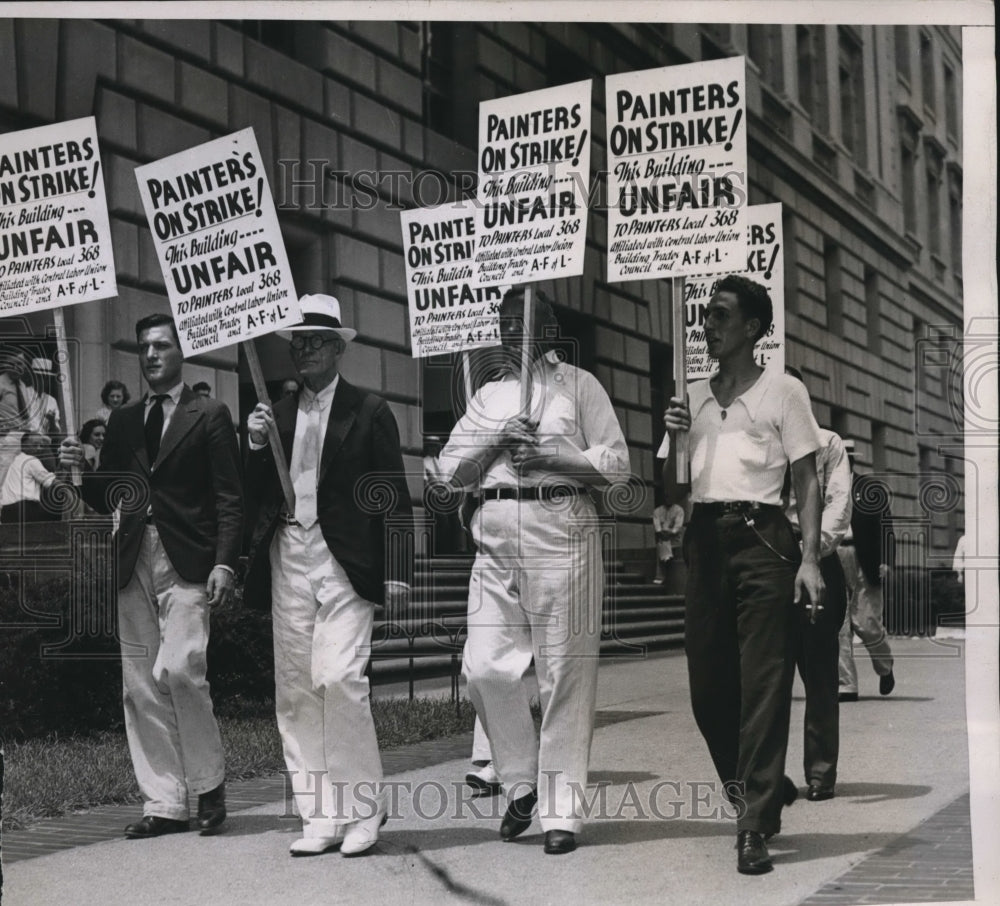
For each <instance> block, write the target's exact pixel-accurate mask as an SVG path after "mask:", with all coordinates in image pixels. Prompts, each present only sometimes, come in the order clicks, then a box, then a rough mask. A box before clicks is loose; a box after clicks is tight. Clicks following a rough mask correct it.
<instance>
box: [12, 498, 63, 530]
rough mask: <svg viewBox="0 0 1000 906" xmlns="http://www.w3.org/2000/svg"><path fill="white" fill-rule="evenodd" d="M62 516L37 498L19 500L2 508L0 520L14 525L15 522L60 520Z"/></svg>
mask: <svg viewBox="0 0 1000 906" xmlns="http://www.w3.org/2000/svg"><path fill="white" fill-rule="evenodd" d="M61 518H62V516H61V515H60V514H59V513H58V512H55V513H53V512H52V511H51V510H49V509H47V508H46V507H45V506H43V505H42V504H41V503H40V502H39V501H37V500H18V501H17V502H16V503H8V504H7V505H6V506H4V507H2V508H0V522H2V523H3V524H4V525H13V524H14V523H15V522H58V521H59V520H60V519H61Z"/></svg>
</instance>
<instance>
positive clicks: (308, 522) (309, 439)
mask: <svg viewBox="0 0 1000 906" xmlns="http://www.w3.org/2000/svg"><path fill="white" fill-rule="evenodd" d="M319 419H320V407H319V403H318V402H317V401H316V400H310V402H309V406H308V408H307V409H306V426H305V431H304V432H303V434H302V458H301V460H300V462H299V474H298V476H297V477H296V478H295V480H294V486H295V521H296V522H297V523H299V525H301V526H302V527H303V528H312V526H314V525H315V524H316V485H317V481H318V477H319V475H318V473H319Z"/></svg>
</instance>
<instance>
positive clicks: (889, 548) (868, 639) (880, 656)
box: [837, 439, 896, 702]
mask: <svg viewBox="0 0 1000 906" xmlns="http://www.w3.org/2000/svg"><path fill="white" fill-rule="evenodd" d="M844 446H845V448H846V449H847V456H848V460H849V462H850V464H851V472H852V484H851V497H852V500H853V503H854V511H853V514H852V516H851V527H850V530H849V531H848V532H847V534H846V535H845V536H844V539H843V541H841V542H840V547H839V548H838V549H837V553H838V554H839V555H840V560H841V563H843V566H844V578H845V580H846V581H847V617H846V618H845V619H844V623H843V626H842V627H841V630H840V700H841V701H842V702H856V701H857V700H858V668H857V665H856V664H855V663H854V635H855V633H857V635H858V637H859V638H860V639H861V641H862V642H864V645H865V648H867V649H868V654H869V655H870V656H871V659H872V669H873V670H874V671H875V672H876V673H877V674H878V677H879V681H878V691H879V694H880V695H889V694H890V693H891V692H892V690H893V689H895V688H896V677H895V675H894V674H893V672H892V667H893V659H892V649H891V648H890V647H889V639H888V636H887V635H886V631H885V626H883V625H882V611H883V598H882V580H883V579H885V577H886V576H887V575H888V574H889V569H890V567H891V566H892V561H893V559H894V556H893V555H894V542H893V534H892V513H891V511H890V508H889V495H888V490H887V489H886V488H885V487H884V486H883V485H881V484H880V483H879V482H877V481H875V480H874V479H873V478H871V477H870V476H864V475H858V474H857V473H855V472H854V441H853V440H850V439H847V440H845V441H844Z"/></svg>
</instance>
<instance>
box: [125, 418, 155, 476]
mask: <svg viewBox="0 0 1000 906" xmlns="http://www.w3.org/2000/svg"><path fill="white" fill-rule="evenodd" d="M145 415H146V404H145V402H143V401H141V400H140V401H139V402H138V403H136V404H135V405H133V406H129V408H128V410H127V411H125V412H122V416H121V417H122V423H123V425H124V428H125V434H126V441H127V443H128V445H129V446H130V447H131V448H132V453H133V455H134V456H135V458H136V460H137V461H138V463H139V465H140V466H142V468H143V469H144V470H145V471H146V472H147V473H148V472H149V471H150V469H149V457H148V456H146V433H145V431H144V430H143V426H144V424H145Z"/></svg>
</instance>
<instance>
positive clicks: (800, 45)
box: [795, 25, 830, 132]
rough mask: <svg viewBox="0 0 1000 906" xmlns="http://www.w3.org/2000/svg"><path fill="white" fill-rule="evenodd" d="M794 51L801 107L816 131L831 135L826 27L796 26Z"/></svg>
mask: <svg viewBox="0 0 1000 906" xmlns="http://www.w3.org/2000/svg"><path fill="white" fill-rule="evenodd" d="M795 51H796V53H795V57H796V62H797V65H798V82H799V103H800V104H801V105H802V108H803V109H804V110H805V111H806V113H808V114H809V117H810V119H812V121H813V125H814V126H815V127H816V128H817V129H820V130H823V131H824V132H825V131H829V128H830V124H829V118H828V116H827V106H826V102H827V91H826V84H827V82H826V31H825V30H824V28H823V26H822V25H798V26H796V29H795Z"/></svg>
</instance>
